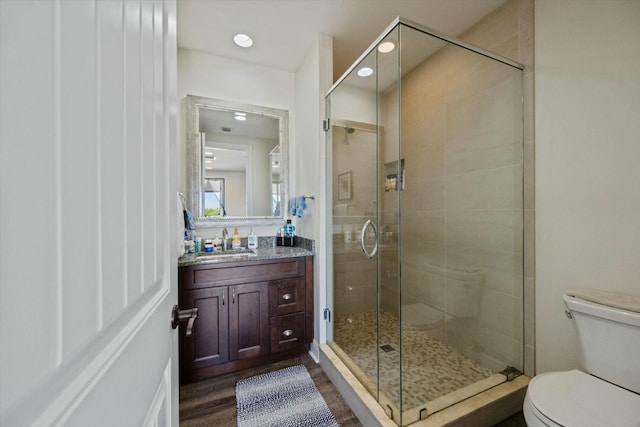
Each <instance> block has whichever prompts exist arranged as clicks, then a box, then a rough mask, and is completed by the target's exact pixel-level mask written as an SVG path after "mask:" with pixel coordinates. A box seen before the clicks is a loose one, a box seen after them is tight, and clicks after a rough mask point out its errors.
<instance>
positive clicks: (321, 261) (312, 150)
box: [289, 34, 333, 356]
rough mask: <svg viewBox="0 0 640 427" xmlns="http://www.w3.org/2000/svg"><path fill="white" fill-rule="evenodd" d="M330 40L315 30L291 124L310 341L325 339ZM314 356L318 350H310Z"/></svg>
mask: <svg viewBox="0 0 640 427" xmlns="http://www.w3.org/2000/svg"><path fill="white" fill-rule="evenodd" d="M332 55H333V40H332V38H331V37H330V36H328V35H326V34H318V37H317V39H316V41H315V42H314V44H313V45H312V46H311V47H310V48H309V50H308V52H307V55H306V56H305V58H304V60H303V61H302V63H301V64H300V67H299V68H298V70H297V71H296V78H295V111H296V126H295V133H294V134H293V135H294V138H293V139H294V140H295V141H296V143H295V144H292V145H291V146H290V147H291V152H290V157H289V159H290V160H289V162H290V173H291V175H290V178H289V179H290V186H291V195H292V196H297V195H303V194H304V195H307V196H311V195H313V196H314V197H315V200H310V199H307V211H306V212H305V214H304V215H303V216H302V218H296V219H294V223H295V225H296V233H297V234H298V235H300V236H303V237H306V238H309V239H314V240H315V241H316V255H315V258H314V283H315V286H314V305H315V315H316V321H315V322H314V323H315V325H314V326H315V331H314V337H315V342H316V344H317V343H322V342H324V341H325V329H324V325H325V323H324V322H323V321H322V320H321V319H322V308H324V307H325V305H326V304H325V296H326V246H325V220H326V219H325V215H324V213H323V212H324V211H325V209H326V205H325V194H326V187H325V169H326V155H325V154H326V150H325V144H324V141H325V134H324V132H323V130H322V122H321V120H322V118H323V117H324V96H325V95H326V92H327V91H328V90H329V87H330V86H331V83H332V72H331V70H332V68H333V59H332ZM312 351H314V353H315V354H316V356H317V348H315V347H314V349H312Z"/></svg>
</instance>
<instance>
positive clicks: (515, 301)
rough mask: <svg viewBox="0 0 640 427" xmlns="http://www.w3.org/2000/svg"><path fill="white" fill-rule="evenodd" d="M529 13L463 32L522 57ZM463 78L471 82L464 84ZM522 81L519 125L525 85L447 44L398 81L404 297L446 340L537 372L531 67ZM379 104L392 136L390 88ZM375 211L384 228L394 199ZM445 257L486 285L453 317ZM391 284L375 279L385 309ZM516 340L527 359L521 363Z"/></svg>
mask: <svg viewBox="0 0 640 427" xmlns="http://www.w3.org/2000/svg"><path fill="white" fill-rule="evenodd" d="M532 16H533V15H532V4H531V2H529V1H519V0H514V1H511V2H509V3H507V4H505V6H503V7H502V8H501V9H499V10H497V11H495V12H494V13H492V14H491V15H489V16H488V17H487V18H485V19H484V20H483V21H482V22H481V23H479V24H477V25H476V26H475V27H474V28H472V29H471V30H469V31H468V32H467V33H466V34H465V35H464V37H463V38H464V39H465V40H466V41H468V42H470V43H473V44H476V45H478V46H480V47H483V48H485V49H487V50H490V51H493V52H496V53H498V54H501V55H503V56H506V57H508V58H511V59H513V60H515V61H518V62H523V63H525V65H530V64H531V62H530V53H531V52H532V48H531V46H530V44H531V41H532V37H531V34H530V31H531V29H532V26H531V25H530V24H531V19H532ZM521 33H522V34H521ZM459 70H465V73H463V74H460V73H459ZM509 74H511V75H510V76H509ZM465 75H473V79H471V81H467V80H466V78H465V77H464V76H465ZM505 76H506V77H505ZM523 77H524V81H525V84H524V88H525V89H524V90H525V93H524V96H523V97H524V102H525V118H524V129H523V122H522V121H521V117H520V111H521V107H520V105H519V103H520V98H521V93H522V92H521V90H522V86H521V83H520V79H519V78H518V77H517V76H515V75H513V72H512V71H510V70H509V67H506V66H503V65H498V64H496V65H492V64H490V63H489V64H488V63H487V60H482V59H478V57H477V56H474V55H471V54H468V53H466V54H465V53H461V52H460V49H459V48H453V47H446V48H444V49H441V51H440V52H438V53H437V54H436V55H434V56H432V57H431V58H430V59H429V60H428V61H427V62H426V63H423V64H422V65H421V66H419V67H417V68H416V69H415V70H413V71H412V72H411V73H409V74H407V75H405V77H404V78H403V83H402V89H403V93H402V97H401V98H402V129H401V132H402V157H403V158H404V159H405V170H406V176H407V178H406V184H407V186H406V189H405V191H404V193H403V194H402V213H403V214H402V220H403V223H402V224H403V242H402V282H403V288H402V295H403V301H402V303H403V305H404V306H406V305H407V304H416V303H419V304H426V305H428V306H430V307H433V308H436V309H437V310H438V312H440V313H442V318H443V320H446V321H447V322H448V323H447V327H446V340H447V343H448V344H450V345H453V346H454V347H456V348H458V350H460V351H462V352H464V353H465V354H467V356H469V357H471V358H473V359H480V360H482V361H483V362H485V363H487V364H488V365H489V366H492V365H493V366H494V367H496V368H497V367H498V366H500V364H508V365H511V366H516V367H518V368H519V369H523V368H524V370H525V372H527V373H529V374H533V317H532V313H533V307H532V304H533V283H534V282H533V268H532V266H533V224H534V223H533V186H532V182H533V176H532V174H533V135H532V129H533V128H532V122H533V120H532V117H531V112H532V108H531V98H532V87H531V81H532V74H531V71H530V68H527V69H525V73H524V76H523ZM514 95H515V96H514ZM383 105H384V108H385V110H386V111H387V114H386V115H385V117H386V121H385V123H383V127H384V133H385V137H384V138H383V140H386V141H389V140H390V141H393V140H395V138H394V135H397V131H398V129H397V123H396V122H395V121H397V120H396V119H397V117H396V115H397V113H396V112H397V93H395V92H392V93H389V94H386V96H385V100H384V102H383ZM523 133H524V142H525V146H524V149H525V152H524V156H523V153H522V149H521V145H520V144H521V140H522V135H523ZM489 135H490V137H488V136H489ZM392 143H393V142H392ZM387 151H393V148H391V149H390V150H387ZM383 152H384V150H383ZM385 154H386V155H387V157H390V158H392V157H393V155H392V153H385ZM385 154H383V156H384V155H385ZM523 157H524V162H525V164H524V184H525V185H524V187H525V188H524V194H523V192H522V181H523V177H522V170H523V165H522V161H523ZM523 205H524V208H525V213H524V219H523V215H522V211H521V209H522V207H523ZM383 208H384V209H385V211H387V210H388V212H385V215H383V217H384V218H385V219H386V220H387V224H389V223H391V221H389V220H390V219H391V218H392V217H393V212H392V210H393V209H395V207H394V206H393V203H389V204H387V205H384V206H383ZM445 208H446V214H445ZM523 221H524V223H523ZM523 227H524V231H525V233H524V241H523V234H522V229H523ZM523 249H524V254H523ZM445 254H446V266H447V270H449V271H451V270H456V271H457V273H454V274H460V275H465V274H467V277H468V278H469V280H476V279H477V277H475V278H473V279H471V277H472V276H473V275H476V276H477V275H478V274H479V276H480V279H479V280H481V282H482V287H483V289H482V292H481V293H480V295H479V298H480V306H479V312H478V315H477V317H475V318H473V319H460V318H458V319H455V317H454V316H451V315H449V314H447V315H445V314H444V313H451V310H448V309H447V307H450V306H451V302H452V301H454V300H456V299H458V298H460V297H461V296H463V294H462V293H461V292H460V291H461V289H460V288H456V287H455V286H451V284H455V283H456V279H455V278H453V277H446V273H445V270H444V269H443V267H444V266H445ZM383 257H384V254H383ZM523 257H524V263H523ZM384 261H385V260H384V258H383V259H382V262H383V267H384ZM383 270H384V268H383ZM523 277H524V282H525V287H524V292H523V287H522V283H523ZM445 281H446V282H447V284H448V286H447V287H445ZM385 282H387V283H388V285H389V286H385ZM395 289H396V286H395V281H394V280H385V278H383V280H382V289H381V291H382V300H381V301H382V302H383V305H384V301H396V300H397V292H396V290H395ZM393 305H395V304H391V306H393ZM523 307H524V320H525V331H524V333H523V330H522V323H523V319H522V317H523ZM436 313H437V312H436ZM444 330H445V329H444V321H443V322H442V325H441V326H439V327H438V330H434V334H435V335H436V336H440V335H442V334H444ZM523 335H524V336H523ZM523 339H524V344H525V354H526V357H525V359H526V360H525V365H524V366H522V365H521V364H520V360H521V359H522V351H523Z"/></svg>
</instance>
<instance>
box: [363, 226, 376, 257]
mask: <svg viewBox="0 0 640 427" xmlns="http://www.w3.org/2000/svg"><path fill="white" fill-rule="evenodd" d="M369 226H371V227H373V233H374V234H375V236H376V244H375V246H374V247H373V250H372V251H371V253H369V252H367V248H366V247H365V246H364V234H365V233H366V232H367V227H369ZM360 247H361V248H362V252H364V254H365V255H366V256H367V257H369V258H373V257H374V256H375V255H376V253H377V252H378V229H377V228H376V225H375V224H374V223H373V221H371V220H370V219H368V220H367V222H365V223H364V225H363V226H362V231H361V232H360Z"/></svg>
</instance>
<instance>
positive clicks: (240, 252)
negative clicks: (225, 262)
mask: <svg viewBox="0 0 640 427" xmlns="http://www.w3.org/2000/svg"><path fill="white" fill-rule="evenodd" d="M256 255H257V254H256V251H255V250H253V249H249V248H240V249H227V250H226V251H223V250H217V251H214V252H201V253H199V254H198V259H200V260H207V259H221V258H248V257H251V256H256Z"/></svg>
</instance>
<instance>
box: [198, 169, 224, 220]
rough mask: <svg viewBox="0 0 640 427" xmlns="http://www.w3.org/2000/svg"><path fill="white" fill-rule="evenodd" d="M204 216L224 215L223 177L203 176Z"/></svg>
mask: <svg viewBox="0 0 640 427" xmlns="http://www.w3.org/2000/svg"><path fill="white" fill-rule="evenodd" d="M202 194H203V197H204V200H203V206H204V216H225V215H226V212H225V208H224V206H225V198H224V178H205V180H204V192H203V193H202Z"/></svg>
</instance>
